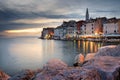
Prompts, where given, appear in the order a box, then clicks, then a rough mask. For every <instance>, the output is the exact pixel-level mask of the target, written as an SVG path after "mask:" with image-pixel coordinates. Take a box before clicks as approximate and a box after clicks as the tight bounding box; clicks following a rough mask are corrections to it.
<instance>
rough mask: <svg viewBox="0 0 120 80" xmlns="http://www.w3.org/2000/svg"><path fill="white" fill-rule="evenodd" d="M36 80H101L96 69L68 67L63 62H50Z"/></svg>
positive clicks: (56, 60)
mask: <svg viewBox="0 0 120 80" xmlns="http://www.w3.org/2000/svg"><path fill="white" fill-rule="evenodd" d="M34 80H101V79H100V75H99V73H98V72H97V71H96V70H95V69H85V68H81V67H68V66H67V65H66V64H65V63H64V62H62V61H61V60H58V59H55V60H51V61H49V62H48V63H47V64H46V65H45V67H44V68H43V70H42V71H41V72H40V73H38V74H37V75H36V76H35V78H34Z"/></svg>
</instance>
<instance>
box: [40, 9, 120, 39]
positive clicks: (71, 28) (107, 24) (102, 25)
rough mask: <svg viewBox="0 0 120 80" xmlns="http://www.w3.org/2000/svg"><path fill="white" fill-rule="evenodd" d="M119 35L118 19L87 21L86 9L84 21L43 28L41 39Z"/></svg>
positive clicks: (100, 18)
mask: <svg viewBox="0 0 120 80" xmlns="http://www.w3.org/2000/svg"><path fill="white" fill-rule="evenodd" d="M119 34H120V19H117V18H115V17H114V18H110V19H107V18H106V17H99V18H96V19H92V18H90V19H89V13H88V9H87V11H86V20H80V21H77V22H76V21H74V20H70V21H68V22H66V21H64V22H63V23H62V25H60V26H58V27H56V28H43V31H42V35H41V38H43V39H62V40H64V39H67V40H68V39H79V38H83V37H92V36H107V35H119Z"/></svg>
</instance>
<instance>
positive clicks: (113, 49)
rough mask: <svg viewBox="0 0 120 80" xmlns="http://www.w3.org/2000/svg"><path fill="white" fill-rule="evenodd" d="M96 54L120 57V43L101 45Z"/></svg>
mask: <svg viewBox="0 0 120 80" xmlns="http://www.w3.org/2000/svg"><path fill="white" fill-rule="evenodd" d="M96 56H113V57H118V56H119V57H120V45H118V46H115V45H109V46H104V47H101V48H100V49H99V50H98V52H97V53H96V55H95V57H96Z"/></svg>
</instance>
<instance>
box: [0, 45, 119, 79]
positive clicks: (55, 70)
mask: <svg viewBox="0 0 120 80" xmlns="http://www.w3.org/2000/svg"><path fill="white" fill-rule="evenodd" d="M85 61H86V63H84V64H82V66H77V67H74V66H71V67H70V66H68V65H67V64H66V63H65V62H63V61H61V60H59V59H52V60H50V61H48V63H47V64H46V65H44V67H43V68H42V69H39V70H36V71H32V70H24V71H21V72H20V73H18V74H16V75H14V76H11V77H10V76H9V75H8V74H6V73H4V72H3V71H0V80H120V45H118V46H115V45H109V46H104V47H101V48H100V49H99V50H98V52H97V53H95V54H93V53H91V54H88V55H87V56H86V57H85Z"/></svg>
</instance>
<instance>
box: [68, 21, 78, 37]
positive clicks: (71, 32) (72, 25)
mask: <svg viewBox="0 0 120 80" xmlns="http://www.w3.org/2000/svg"><path fill="white" fill-rule="evenodd" d="M66 31H67V35H66V38H67V39H68V38H75V37H76V33H77V26H76V21H74V20H70V21H69V22H68V23H67V26H66Z"/></svg>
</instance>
